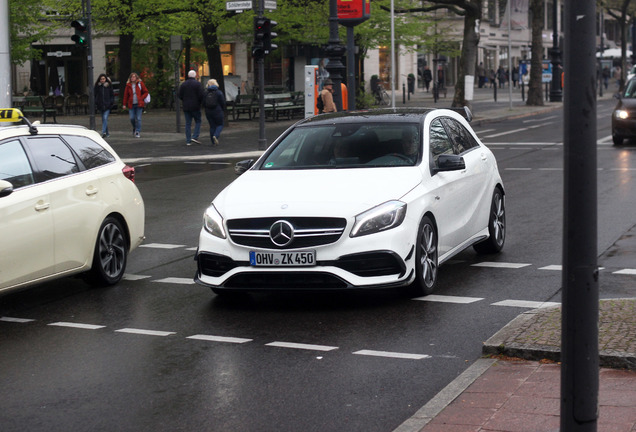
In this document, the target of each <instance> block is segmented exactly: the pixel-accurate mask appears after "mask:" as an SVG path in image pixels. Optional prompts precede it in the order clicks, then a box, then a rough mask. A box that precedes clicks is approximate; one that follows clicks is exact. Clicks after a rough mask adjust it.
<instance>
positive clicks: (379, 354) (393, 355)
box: [353, 350, 431, 360]
mask: <svg viewBox="0 0 636 432" xmlns="http://www.w3.org/2000/svg"><path fill="white" fill-rule="evenodd" d="M353 354H356V355H366V356H373V357H390V358H401V359H412V360H422V359H427V358H431V356H430V355H426V354H408V353H399V352H390V351H374V350H360V351H355V352H354V353H353Z"/></svg>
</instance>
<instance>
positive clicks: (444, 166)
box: [434, 154, 466, 173]
mask: <svg viewBox="0 0 636 432" xmlns="http://www.w3.org/2000/svg"><path fill="white" fill-rule="evenodd" d="M463 169H466V162H464V158H463V157H461V156H458V155H454V154H452V155H449V154H443V155H439V157H438V158H437V167H436V168H435V169H434V172H436V173H438V172H442V171H461V170H463Z"/></svg>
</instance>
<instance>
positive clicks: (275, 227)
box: [269, 220, 294, 247]
mask: <svg viewBox="0 0 636 432" xmlns="http://www.w3.org/2000/svg"><path fill="white" fill-rule="evenodd" d="M269 238H270V239H272V243H274V244H275V245H276V246H281V247H282V246H287V245H288V244H290V243H291V241H292V240H293V239H294V227H293V226H292V224H290V223H289V222H287V221H285V220H279V221H276V222H274V223H273V224H272V226H271V228H270V229H269Z"/></svg>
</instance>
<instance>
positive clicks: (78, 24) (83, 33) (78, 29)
mask: <svg viewBox="0 0 636 432" xmlns="http://www.w3.org/2000/svg"><path fill="white" fill-rule="evenodd" d="M71 27H73V28H74V29H75V34H74V35H73V36H71V40H72V41H73V42H75V45H77V46H81V47H85V46H88V26H87V25H86V20H85V19H84V18H82V19H79V20H75V21H73V22H72V23H71Z"/></svg>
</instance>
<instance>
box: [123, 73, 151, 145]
mask: <svg viewBox="0 0 636 432" xmlns="http://www.w3.org/2000/svg"><path fill="white" fill-rule="evenodd" d="M147 96H148V89H147V88H146V86H145V85H144V83H143V82H142V81H141V79H140V78H139V75H138V74H136V73H135V72H133V73H131V74H130V77H128V82H126V89H125V90H124V105H123V108H124V109H128V111H129V113H130V123H131V124H132V127H133V135H134V136H135V138H139V134H140V132H141V113H142V112H143V110H144V106H145V105H146V102H145V99H146V97H147Z"/></svg>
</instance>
